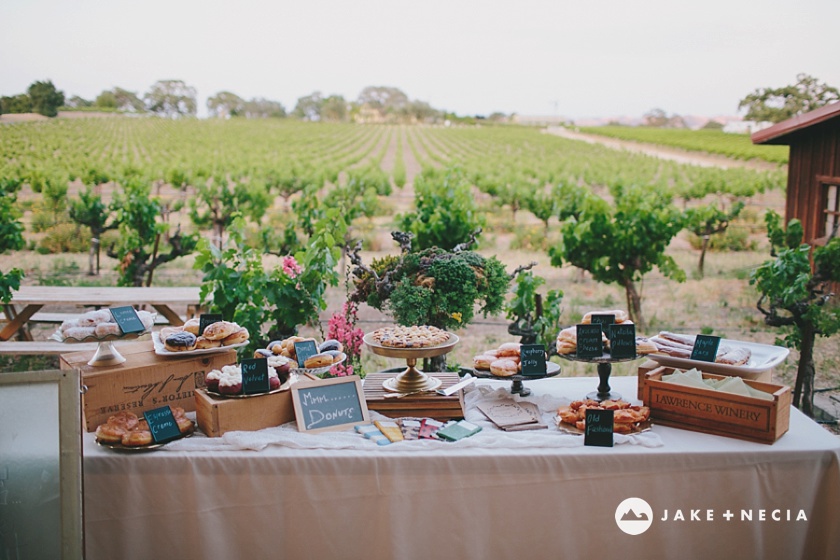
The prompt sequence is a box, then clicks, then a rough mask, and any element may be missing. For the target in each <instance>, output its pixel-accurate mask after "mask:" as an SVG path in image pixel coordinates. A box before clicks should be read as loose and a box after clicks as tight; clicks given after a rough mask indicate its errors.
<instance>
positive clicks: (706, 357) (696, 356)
mask: <svg viewBox="0 0 840 560" xmlns="http://www.w3.org/2000/svg"><path fill="white" fill-rule="evenodd" d="M718 346H720V337H719V336H711V335H708V334H698V335H697V338H696V339H695V340H694V348H692V349H691V359H692V360H698V361H700V362H714V361H715V358H717V351H718Z"/></svg>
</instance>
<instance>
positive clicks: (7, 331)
mask: <svg viewBox="0 0 840 560" xmlns="http://www.w3.org/2000/svg"><path fill="white" fill-rule="evenodd" d="M42 307H43V305H27V306H26V307H24V308H23V311H21V312H20V313H18V312H17V309H15V306H14V305H11V304H7V305H4V306H3V312H4V313H5V314H6V318H7V319H9V323H8V324H7V325H6V326H5V327H3V330H2V331H0V340H9V339H10V338H12V337H13V336H15V334H17V335H18V336H19V337H20V338H21V340H32V333H30V332H29V327H27V325H26V323H27V322H28V321H29V319H31V318H32V316H33V315H35V313H37V312H38V310H39V309H41V308H42Z"/></svg>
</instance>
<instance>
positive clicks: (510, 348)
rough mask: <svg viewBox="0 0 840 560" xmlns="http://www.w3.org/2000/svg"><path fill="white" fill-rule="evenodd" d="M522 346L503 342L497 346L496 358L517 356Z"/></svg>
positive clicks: (516, 343)
mask: <svg viewBox="0 0 840 560" xmlns="http://www.w3.org/2000/svg"><path fill="white" fill-rule="evenodd" d="M521 346H522V345H521V344H520V343H518V342H505V343H504V344H502V345H501V346H499V352H498V356H499V357H500V358H507V357H510V356H519V348H520V347H521Z"/></svg>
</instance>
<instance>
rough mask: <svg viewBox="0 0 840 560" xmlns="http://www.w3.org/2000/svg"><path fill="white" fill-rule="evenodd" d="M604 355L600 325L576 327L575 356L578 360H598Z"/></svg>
mask: <svg viewBox="0 0 840 560" xmlns="http://www.w3.org/2000/svg"><path fill="white" fill-rule="evenodd" d="M603 354H604V341H603V339H602V338H601V325H598V324H595V325H578V326H577V355H578V357H579V358H600V357H601V356H603Z"/></svg>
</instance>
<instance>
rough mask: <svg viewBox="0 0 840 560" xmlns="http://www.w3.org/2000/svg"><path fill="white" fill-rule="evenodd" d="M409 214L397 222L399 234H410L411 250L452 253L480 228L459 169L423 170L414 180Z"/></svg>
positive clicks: (475, 211)
mask: <svg viewBox="0 0 840 560" xmlns="http://www.w3.org/2000/svg"><path fill="white" fill-rule="evenodd" d="M414 192H415V198H414V205H415V211H414V212H413V213H409V214H405V215H403V216H400V217H398V218H397V220H398V222H399V224H400V227H401V229H402V230H403V231H406V232H410V233H413V234H414V240H413V242H412V244H413V246H414V248H415V249H428V248H431V247H440V248H442V249H453V248H454V247H455V246H456V245H458V244H459V243H464V242H466V241H468V240H469V239H470V236H471V234H472V233H474V232H475V231H476V230H477V229H478V228H480V227H483V226H484V217H483V216H482V215H480V214H479V213H478V211H477V207H476V203H475V198H474V197H473V194H472V189H471V187H470V185H469V183H468V182H467V181H466V179H465V178H464V174H463V172H462V171H461V170H460V169H457V168H450V169H442V170H433V169H427V170H424V171H423V173H421V174H420V175H418V176H417V177H416V178H415V180H414Z"/></svg>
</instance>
